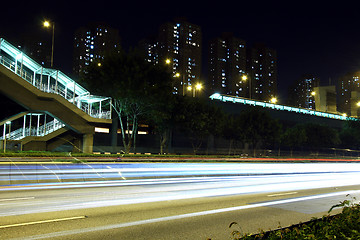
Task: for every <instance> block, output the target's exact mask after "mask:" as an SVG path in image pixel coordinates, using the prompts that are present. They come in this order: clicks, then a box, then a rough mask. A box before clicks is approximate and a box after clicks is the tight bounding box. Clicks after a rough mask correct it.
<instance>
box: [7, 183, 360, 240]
mask: <svg viewBox="0 0 360 240" xmlns="http://www.w3.org/2000/svg"><path fill="white" fill-rule="evenodd" d="M355 193H360V190H352V191H343V192H335V193H326V194H321V195H313V196H307V197H298V198H291V199H284V200H276V201H270V202H262V203H254V204H250V205H243V206H236V207H230V208H221V209H214V210H207V211H202V212H194V213H186V214H180V215H174V216H168V217H160V218H152V219H145V220H140V221H134V222H127V223H119V224H113V225H105V226H99V227H91V228H83V229H74V230H68V231H61V232H53V233H48V234H41V235H35V236H28V237H26V238H16V239H13V240H20V239H27V240H35V239H46V238H48V239H51V238H55V237H63V236H68V235H75V234H84V233H89V232H95V231H105V230H110V229H116V228H125V227H132V226H139V225H144V224H150V223H159V222H166V221H173V220H179V219H184V218H191V217H198V216H205V215H211V214H217V213H224V212H231V211H239V210H244V209H251V208H258V207H267V206H272V205H278V204H285V203H292V202H299V201H307V200H313V199H319V198H326V197H334V196H341V195H344V197H346V195H348V194H355Z"/></svg>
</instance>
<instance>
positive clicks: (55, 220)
mask: <svg viewBox="0 0 360 240" xmlns="http://www.w3.org/2000/svg"><path fill="white" fill-rule="evenodd" d="M83 218H86V216H78V217H68V218H57V219H50V220H42V221H34V222H26V223H16V224H9V225H3V226H0V229H3V228H11V227H21V226H28V225H35V224H42V223H52V222H61V221H68V220H75V219H83Z"/></svg>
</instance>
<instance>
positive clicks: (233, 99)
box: [210, 93, 358, 121]
mask: <svg viewBox="0 0 360 240" xmlns="http://www.w3.org/2000/svg"><path fill="white" fill-rule="evenodd" d="M210 99H211V100H219V101H222V102H231V103H235V104H243V105H250V106H258V107H263V108H269V109H274V110H280V111H288V112H293V113H299V114H305V115H312V116H317V117H323V118H329V119H336V120H344V121H345V120H352V121H357V120H358V119H357V118H354V117H347V116H344V115H341V114H334V113H327V112H320V111H315V110H312V109H305V108H297V107H290V106H286V105H280V104H274V103H269V102H262V101H258V100H253V99H247V98H242V97H236V96H228V95H224V94H219V93H214V94H212V95H211V96H210Z"/></svg>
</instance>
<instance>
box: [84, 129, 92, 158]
mask: <svg viewBox="0 0 360 240" xmlns="http://www.w3.org/2000/svg"><path fill="white" fill-rule="evenodd" d="M93 144H94V134H92V133H88V134H84V135H83V141H82V151H83V153H93Z"/></svg>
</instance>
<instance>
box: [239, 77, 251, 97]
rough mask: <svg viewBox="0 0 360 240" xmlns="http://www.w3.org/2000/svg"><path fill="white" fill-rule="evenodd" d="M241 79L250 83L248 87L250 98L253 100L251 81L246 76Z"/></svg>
mask: <svg viewBox="0 0 360 240" xmlns="http://www.w3.org/2000/svg"><path fill="white" fill-rule="evenodd" d="M241 79H242V80H243V81H248V85H249V98H250V99H251V80H250V79H249V78H248V76H247V75H246V74H244V75H242V77H241Z"/></svg>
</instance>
